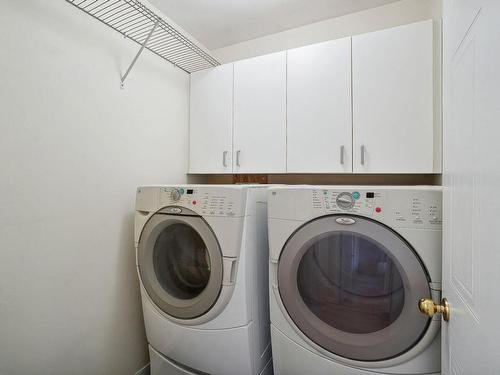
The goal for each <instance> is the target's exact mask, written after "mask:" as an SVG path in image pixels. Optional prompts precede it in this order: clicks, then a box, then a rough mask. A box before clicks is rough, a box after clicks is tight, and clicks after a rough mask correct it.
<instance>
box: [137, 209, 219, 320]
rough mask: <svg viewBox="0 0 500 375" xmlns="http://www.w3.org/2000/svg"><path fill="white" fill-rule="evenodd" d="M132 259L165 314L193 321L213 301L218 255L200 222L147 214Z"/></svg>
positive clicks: (196, 218)
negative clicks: (135, 256) (135, 260)
mask: <svg viewBox="0 0 500 375" xmlns="http://www.w3.org/2000/svg"><path fill="white" fill-rule="evenodd" d="M137 256H138V268H139V275H140V278H141V281H142V284H143V285H144V288H145V289H146V292H147V293H148V295H149V296H150V297H151V299H152V300H153V302H154V303H155V304H156V305H157V306H158V307H159V308H160V309H161V310H163V312H165V313H166V314H168V315H171V316H173V317H175V318H179V319H193V318H196V317H199V316H201V315H203V314H205V313H206V312H207V311H208V310H210V308H211V307H212V306H213V305H214V304H215V302H216V301H217V298H218V296H219V293H220V290H221V288H222V253H221V250H220V246H219V243H218V242H217V239H216V238H215V235H214V234H213V232H212V230H211V229H210V227H209V225H208V224H207V223H206V222H205V221H204V220H203V219H202V218H201V217H199V216H182V215H170V214H162V213H157V214H155V215H153V216H152V217H151V218H150V219H149V221H148V222H147V223H146V225H145V226H144V229H143V231H142V234H141V239H140V241H139V246H138V255H137Z"/></svg>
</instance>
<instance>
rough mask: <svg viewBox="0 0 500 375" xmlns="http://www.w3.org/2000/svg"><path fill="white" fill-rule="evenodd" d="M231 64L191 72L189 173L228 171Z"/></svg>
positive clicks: (231, 104) (229, 162)
mask: <svg viewBox="0 0 500 375" xmlns="http://www.w3.org/2000/svg"><path fill="white" fill-rule="evenodd" d="M232 145H233V65H232V64H227V65H221V66H218V67H215V68H211V69H207V70H203V71H200V72H196V73H192V74H191V91H190V120H189V172H190V173H231V172H232V171H233V169H232V155H233V150H232Z"/></svg>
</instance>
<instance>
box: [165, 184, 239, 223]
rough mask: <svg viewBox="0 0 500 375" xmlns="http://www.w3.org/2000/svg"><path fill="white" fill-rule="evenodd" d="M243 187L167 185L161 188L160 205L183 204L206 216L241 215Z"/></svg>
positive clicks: (182, 205)
mask: <svg viewBox="0 0 500 375" xmlns="http://www.w3.org/2000/svg"><path fill="white" fill-rule="evenodd" d="M242 197H243V195H242V191H241V189H230V188H228V189H221V188H218V189H215V188H212V187H209V186H207V187H196V186H193V187H191V186H190V187H183V186H167V187H161V188H160V197H159V200H160V206H181V207H186V208H189V209H190V210H193V211H195V212H197V213H199V214H201V215H205V216H240V215H241V212H242V203H244V199H243V198H242Z"/></svg>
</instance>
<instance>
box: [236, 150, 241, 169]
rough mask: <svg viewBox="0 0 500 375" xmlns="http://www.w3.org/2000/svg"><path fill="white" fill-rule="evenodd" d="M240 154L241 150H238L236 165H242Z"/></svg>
mask: <svg viewBox="0 0 500 375" xmlns="http://www.w3.org/2000/svg"><path fill="white" fill-rule="evenodd" d="M240 154H241V150H238V151H236V165H237V166H238V167H239V166H240Z"/></svg>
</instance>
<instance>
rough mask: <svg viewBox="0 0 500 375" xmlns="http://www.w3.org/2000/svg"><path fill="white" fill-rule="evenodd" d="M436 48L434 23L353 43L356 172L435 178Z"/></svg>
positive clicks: (379, 33)
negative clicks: (429, 174)
mask: <svg viewBox="0 0 500 375" xmlns="http://www.w3.org/2000/svg"><path fill="white" fill-rule="evenodd" d="M433 45H434V44H433V21H431V20H429V21H423V22H418V23H414V24H409V25H404V26H399V27H395V28H391V29H387V30H382V31H377V32H373V33H368V34H363V35H358V36H354V37H352V69H353V71H352V77H353V149H354V151H353V169H354V172H358V173H433V172H435V168H434V158H435V157H437V155H436V154H437V152H435V141H436V140H437V139H435V137H436V136H437V135H438V134H437V132H436V133H435V126H434V125H435V124H434V121H435V118H434V100H435V97H434V83H433V75H434V51H433V48H434V47H433ZM438 117H439V116H436V121H438ZM436 144H437V143H436Z"/></svg>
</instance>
